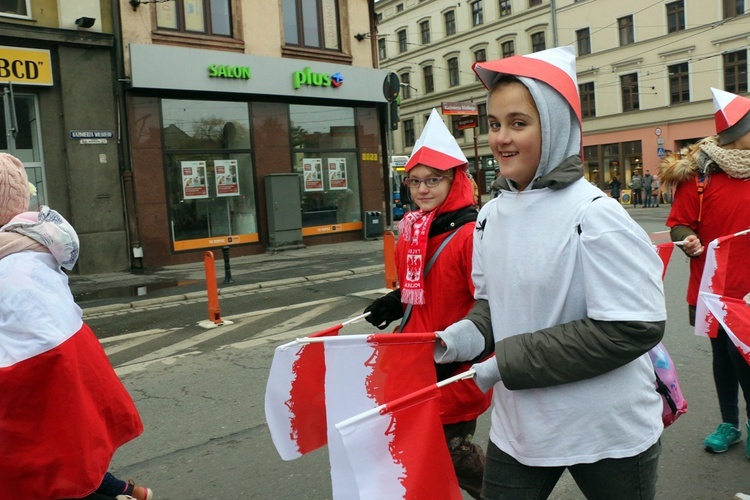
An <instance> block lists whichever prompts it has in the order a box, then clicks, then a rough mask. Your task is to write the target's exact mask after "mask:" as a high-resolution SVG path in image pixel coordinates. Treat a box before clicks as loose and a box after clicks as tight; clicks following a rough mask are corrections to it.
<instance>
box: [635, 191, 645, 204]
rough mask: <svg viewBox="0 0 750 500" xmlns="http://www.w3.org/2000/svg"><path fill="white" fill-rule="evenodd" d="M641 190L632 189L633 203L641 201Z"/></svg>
mask: <svg viewBox="0 0 750 500" xmlns="http://www.w3.org/2000/svg"><path fill="white" fill-rule="evenodd" d="M641 193H642V191H641V190H640V189H633V205H637V204H639V203H643V197H642V196H641Z"/></svg>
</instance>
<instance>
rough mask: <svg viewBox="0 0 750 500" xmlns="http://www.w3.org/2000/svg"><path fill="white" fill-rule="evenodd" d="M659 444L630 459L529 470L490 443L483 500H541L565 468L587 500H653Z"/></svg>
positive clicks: (609, 459) (549, 492) (529, 468)
mask: <svg viewBox="0 0 750 500" xmlns="http://www.w3.org/2000/svg"><path fill="white" fill-rule="evenodd" d="M660 454H661V441H657V442H656V444H654V445H653V446H651V447H650V448H649V449H647V450H646V451H644V452H643V453H640V454H639V455H636V456H634V457H629V458H618V459H614V458H605V459H603V460H599V461H598V462H594V463H592V464H577V465H571V466H568V467H564V466H563V467H530V466H527V465H523V464H522V463H520V462H518V460H516V459H515V458H513V457H511V456H510V455H508V454H507V453H505V452H503V451H501V450H500V448H498V447H497V446H495V445H494V444H493V443H492V442H490V443H489V444H488V445H487V465H486V467H485V472H484V484H483V485H482V500H542V499H545V498H548V497H549V495H550V494H551V493H552V490H554V489H555V485H556V484H557V482H558V480H559V479H560V476H562V473H563V472H564V471H565V469H566V468H567V469H568V470H569V471H570V475H571V476H573V479H574V480H575V482H576V484H577V485H578V487H579V488H580V490H581V492H582V493H583V494H584V495H585V496H586V498H587V499H589V500H652V499H653V498H654V497H655V496H656V479H657V475H658V470H659V455H660Z"/></svg>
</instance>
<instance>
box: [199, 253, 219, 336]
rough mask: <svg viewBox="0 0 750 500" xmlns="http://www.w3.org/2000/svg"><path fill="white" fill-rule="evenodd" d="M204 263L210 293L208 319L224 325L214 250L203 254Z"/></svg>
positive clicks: (207, 289)
mask: <svg viewBox="0 0 750 500" xmlns="http://www.w3.org/2000/svg"><path fill="white" fill-rule="evenodd" d="M203 265H204V266H205V268H206V292H207V293H208V320H209V321H210V322H212V323H214V324H216V325H223V324H224V321H223V320H222V319H221V309H219V289H218V287H217V286H216V264H215V263H214V254H213V252H206V253H204V254H203Z"/></svg>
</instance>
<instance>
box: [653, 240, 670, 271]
mask: <svg viewBox="0 0 750 500" xmlns="http://www.w3.org/2000/svg"><path fill="white" fill-rule="evenodd" d="M654 246H655V247H656V253H657V254H658V255H659V258H660V259H661V263H662V265H663V266H664V270H663V271H662V272H661V279H662V280H663V279H664V276H666V275H667V266H669V259H671V258H672V252H673V251H674V243H672V242H669V243H659V244H658V245H654Z"/></svg>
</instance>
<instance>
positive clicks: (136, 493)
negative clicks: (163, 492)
mask: <svg viewBox="0 0 750 500" xmlns="http://www.w3.org/2000/svg"><path fill="white" fill-rule="evenodd" d="M128 484H129V485H131V486H132V487H133V491H131V492H130V496H131V497H132V498H134V499H135V500H152V499H153V498H154V492H153V491H151V488H146V487H144V486H136V484H135V483H134V482H133V480H132V479H128Z"/></svg>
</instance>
